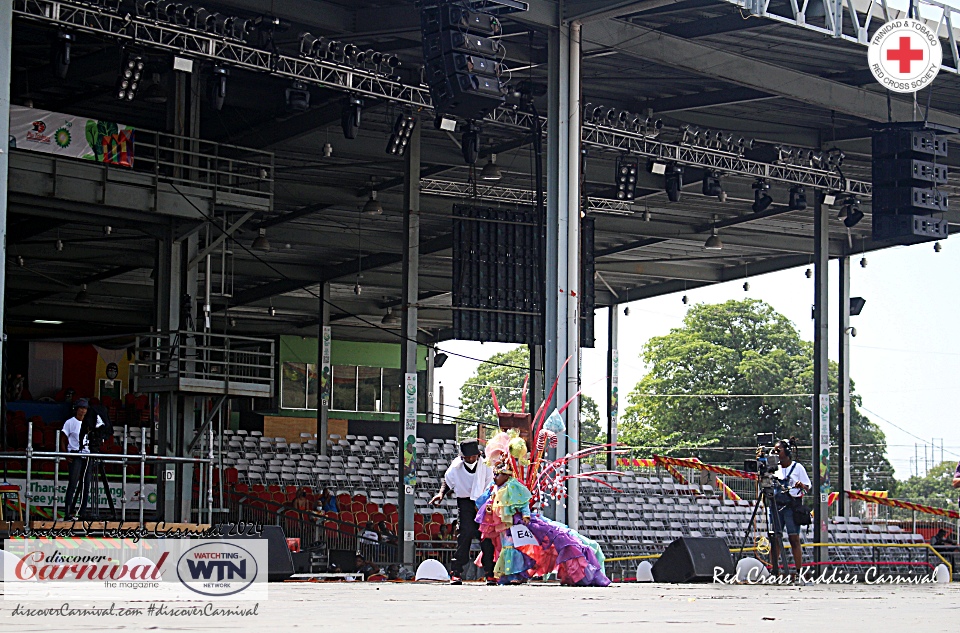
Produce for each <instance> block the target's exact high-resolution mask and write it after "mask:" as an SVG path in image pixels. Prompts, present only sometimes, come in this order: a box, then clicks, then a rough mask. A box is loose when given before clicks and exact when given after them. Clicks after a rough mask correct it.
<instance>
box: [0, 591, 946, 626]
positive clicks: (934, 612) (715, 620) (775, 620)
mask: <svg viewBox="0 0 960 633" xmlns="http://www.w3.org/2000/svg"><path fill="white" fill-rule="evenodd" d="M149 604H150V603H149V602H143V603H128V605H117V606H118V607H119V606H139V607H140V608H143V609H144V610H146V608H147V606H149ZM203 604H204V603H166V607H167V608H176V607H184V606H189V605H196V606H200V607H202V606H203ZM215 605H216V606H220V607H231V608H238V607H242V608H250V607H252V606H253V605H252V604H249V603H242V604H236V603H234V604H230V603H223V602H218V603H215ZM15 606H16V603H12V602H10V601H2V602H0V631H57V630H68V631H73V632H76V631H104V630H111V629H123V630H134V631H140V630H148V629H154V630H161V631H169V630H175V631H212V630H228V631H241V630H242V631H258V632H262V633H279V632H281V631H297V630H309V631H323V632H324V633H327V632H340V631H343V632H347V633H359V632H362V631H376V632H384V631H410V632H418V633H419V632H420V631H430V632H443V631H464V630H479V629H481V628H489V629H491V630H493V629H492V628H491V625H495V626H496V630H498V631H505V630H512V631H517V630H521V623H522V625H523V628H522V630H524V631H528V632H539V631H551V632H563V631H576V632H577V633H587V632H591V633H592V632H593V631H599V630H603V631H638V630H650V631H657V632H658V633H659V632H661V631H698V632H702V631H711V630H717V629H719V630H735V629H727V628H726V627H742V628H741V630H742V631H745V632H746V631H749V632H750V633H759V632H763V633H767V632H769V633H774V632H776V633H807V632H813V631H829V632H833V631H843V632H844V633H848V632H857V631H869V632H870V633H877V632H880V631H898V632H906V631H911V630H914V629H917V630H922V631H924V633H928V632H931V631H956V628H957V619H958V615H960V611H958V610H960V583H957V584H952V585H927V586H919V587H918V586H853V587H849V586H837V585H832V586H825V585H819V586H811V587H756V586H754V587H748V586H722V585H653V584H623V585H614V586H611V587H608V588H606V589H588V588H568V587H559V586H556V585H539V586H526V587H486V586H482V585H476V584H472V583H468V584H466V585H464V586H462V587H452V586H449V585H425V584H413V583H406V584H396V583H382V584H381V583H377V584H374V583H324V584H317V583H296V584H294V583H284V584H282V585H276V584H274V585H270V598H269V600H267V601H265V602H261V603H260V604H259V606H258V607H257V614H256V615H248V616H244V617H236V616H234V617H202V616H188V615H181V616H170V615H153V616H148V615H146V613H145V614H144V615H141V616H133V617H117V616H102V617H96V616H81V617H75V616H73V617H69V616H68V617H59V616H46V617H38V616H23V615H14V614H13V609H14V607H15ZM55 606H58V605H57V604H56V603H49V602H48V603H33V604H30V605H21V606H20V609H24V608H49V607H55ZM70 606H71V607H73V608H82V607H89V606H91V605H90V604H81V603H76V604H71V605H70ZM95 606H97V607H109V606H110V601H109V597H107V596H105V597H104V601H103V602H102V603H97V604H96V605H95ZM475 627H476V628H475ZM640 627H643V629H641V628H640Z"/></svg>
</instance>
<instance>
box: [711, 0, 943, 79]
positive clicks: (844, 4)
mask: <svg viewBox="0 0 960 633" xmlns="http://www.w3.org/2000/svg"><path fill="white" fill-rule="evenodd" d="M909 1H910V2H912V3H913V5H914V7H915V8H916V13H915V15H916V16H918V19H920V20H921V21H923V22H926V23H927V25H928V26H930V27H931V28H932V29H933V30H934V31H935V32H937V33H938V34H939V35H940V37H942V38H945V39H947V40H948V41H949V42H950V50H949V51H945V53H944V56H943V66H942V67H941V70H945V71H947V72H951V73H954V74H960V50H958V48H957V32H956V31H955V28H956V27H960V11H958V9H957V7H956V6H954V7H950V6H949V5H948V4H946V3H944V2H938V1H937V0H909ZM723 2H727V3H729V4H732V5H735V6H737V7H739V8H742V9H745V10H747V11H749V12H750V13H751V14H752V15H755V16H759V17H763V18H767V19H769V20H775V21H777V22H782V23H784V24H790V25H793V26H799V27H800V28H802V29H806V30H808V31H813V32H814V33H819V34H821V35H828V36H830V37H834V38H837V39H842V40H845V41H847V42H851V43H853V44H860V45H861V46H866V45H867V44H868V43H869V34H870V25H871V22H873V21H874V20H878V21H880V22H883V23H886V22H889V21H890V20H896V19H899V18H905V17H907V15H908V12H907V11H905V10H903V9H899V8H893V7H891V6H890V4H891V3H890V2H889V0H879V1H878V0H824V2H809V1H804V2H798V0H790V2H789V3H787V4H782V5H779V6H778V7H777V8H774V9H773V10H771V3H770V0H723ZM813 7H816V8H817V10H818V11H819V10H823V12H824V15H820V16H814V15H812V13H813V12H812V11H811V9H812V8H813ZM807 13H811V15H807ZM844 17H846V20H844ZM704 19H710V18H704ZM815 22H822V24H823V25H822V26H821V25H820V24H816V23H815ZM951 61H952V62H953V65H952V66H951V65H950V62H951Z"/></svg>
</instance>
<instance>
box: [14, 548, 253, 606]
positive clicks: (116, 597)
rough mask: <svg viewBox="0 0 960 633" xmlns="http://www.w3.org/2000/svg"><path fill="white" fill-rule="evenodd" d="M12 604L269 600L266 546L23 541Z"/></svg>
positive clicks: (17, 554) (16, 557) (16, 550)
mask: <svg viewBox="0 0 960 633" xmlns="http://www.w3.org/2000/svg"><path fill="white" fill-rule="evenodd" d="M3 549H4V552H3V599H4V600H31V601H34V600H56V601H59V602H63V601H64V600H97V599H102V598H103V597H104V596H105V595H106V596H110V600H111V601H116V602H120V601H123V600H137V601H143V600H155V599H156V600H203V601H211V600H230V601H232V602H236V601H238V600H265V599H266V598H267V573H268V561H267V541H266V540H265V539H219V538H210V539H174V538H165V539H141V540H135V539H133V538H127V539H121V538H70V537H67V538H55V539H49V538H17V539H7V540H5V541H4V542H3Z"/></svg>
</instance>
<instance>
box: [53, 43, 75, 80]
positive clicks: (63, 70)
mask: <svg viewBox="0 0 960 633" xmlns="http://www.w3.org/2000/svg"><path fill="white" fill-rule="evenodd" d="M74 39H75V36H74V34H73V33H67V32H66V31H57V39H56V40H55V41H54V43H53V48H52V49H51V51H50V53H51V57H52V59H51V63H52V64H53V72H54V73H55V74H56V75H57V77H59V78H60V79H66V78H67V70H69V68H70V48H71V45H72V44H73V41H74Z"/></svg>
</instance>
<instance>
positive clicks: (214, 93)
mask: <svg viewBox="0 0 960 633" xmlns="http://www.w3.org/2000/svg"><path fill="white" fill-rule="evenodd" d="M229 76H230V70H229V69H227V68H224V67H223V66H214V67H213V77H211V81H210V106H211V107H212V108H213V109H214V110H216V111H217V112H219V111H220V110H222V109H223V102H224V100H226V98H227V77H229ZM307 94H308V95H309V94H310V93H307ZM308 101H309V100H308ZM307 105H308V107H309V103H308V104H307Z"/></svg>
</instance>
